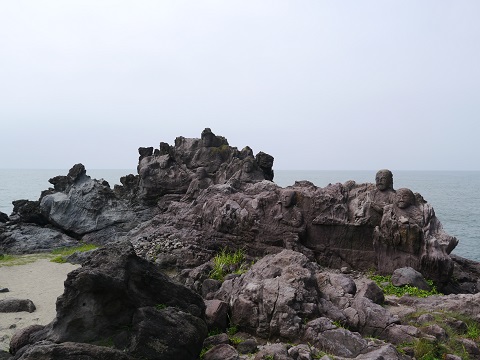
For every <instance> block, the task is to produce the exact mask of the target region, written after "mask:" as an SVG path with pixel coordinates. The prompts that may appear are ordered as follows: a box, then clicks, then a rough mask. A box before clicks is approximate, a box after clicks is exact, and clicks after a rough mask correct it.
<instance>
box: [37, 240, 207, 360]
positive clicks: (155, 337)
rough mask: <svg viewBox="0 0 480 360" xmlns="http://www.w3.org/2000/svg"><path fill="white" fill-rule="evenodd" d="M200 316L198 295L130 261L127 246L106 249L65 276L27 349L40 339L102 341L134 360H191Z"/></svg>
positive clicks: (201, 332) (203, 328) (200, 333)
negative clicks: (51, 312)
mask: <svg viewBox="0 0 480 360" xmlns="http://www.w3.org/2000/svg"><path fill="white" fill-rule="evenodd" d="M204 316H205V305H204V303H203V300H202V298H201V297H200V296H198V295H196V294H195V293H193V292H192V291H191V290H189V289H187V288H186V287H184V286H182V285H180V284H177V283H175V282H173V281H172V280H170V279H169V278H168V277H167V276H166V275H164V274H163V273H161V272H160V271H159V270H158V268H157V267H156V266H155V265H154V264H152V263H150V262H148V261H146V260H143V259H141V258H139V257H138V256H136V254H135V252H134V250H133V248H132V246H131V245H130V244H129V243H118V244H112V245H110V246H109V247H108V248H100V249H97V250H96V251H95V252H94V253H93V254H92V255H91V256H90V258H89V259H88V260H87V261H86V262H84V263H83V266H82V267H81V268H78V269H76V270H74V271H72V272H71V273H70V274H68V277H67V280H66V281H65V292H64V293H63V295H62V296H60V297H59V298H58V299H57V316H56V318H55V320H54V321H53V322H52V323H50V324H49V325H47V326H46V327H45V328H44V329H42V330H40V331H38V332H37V333H34V334H31V335H30V337H34V338H35V339H36V342H35V343H34V344H32V345H31V347H36V346H37V345H36V344H37V342H38V341H40V340H48V341H53V342H55V343H65V342H75V343H93V344H98V343H105V342H107V343H111V345H113V346H114V348H116V349H120V350H122V351H126V352H127V353H129V354H131V355H132V356H134V357H137V356H138V357H141V356H144V357H147V358H152V359H153V358H155V359H165V360H166V359H173V358H175V359H194V358H195V357H196V356H198V354H199V353H200V350H201V347H202V343H203V340H204V338H205V337H206V334H207V325H206V323H205V318H204ZM174 340H175V341H174ZM32 351H33V350H32ZM42 351H43V350H42ZM49 351H50V350H49ZM52 351H53V350H52ZM55 351H57V350H55ZM154 352H155V353H158V354H157V355H155V357H152V356H153V355H152V353H154Z"/></svg>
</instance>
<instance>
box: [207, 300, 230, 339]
mask: <svg viewBox="0 0 480 360" xmlns="http://www.w3.org/2000/svg"><path fill="white" fill-rule="evenodd" d="M205 305H206V309H205V317H206V319H207V325H208V329H209V330H215V329H216V330H221V331H224V330H225V329H226V328H227V320H228V319H227V316H228V313H227V312H228V305H227V304H226V303H224V302H223V301H220V300H205Z"/></svg>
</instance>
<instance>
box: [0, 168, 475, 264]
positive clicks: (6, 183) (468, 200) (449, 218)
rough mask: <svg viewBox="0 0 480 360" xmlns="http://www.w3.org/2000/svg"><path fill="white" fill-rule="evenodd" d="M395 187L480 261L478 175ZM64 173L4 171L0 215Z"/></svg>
mask: <svg viewBox="0 0 480 360" xmlns="http://www.w3.org/2000/svg"><path fill="white" fill-rule="evenodd" d="M392 172H393V180H394V188H396V189H399V188H403V187H406V188H409V189H411V190H412V191H414V192H418V193H420V194H421V195H422V196H423V197H424V199H425V200H427V201H428V202H429V203H430V204H431V205H432V206H433V208H434V210H435V213H436V215H437V217H438V218H439V220H440V222H441V223H442V225H443V227H444V229H445V231H446V232H447V233H448V234H450V235H453V236H455V237H456V238H457V239H458V240H459V244H458V245H457V247H456V249H455V250H454V251H453V253H454V254H457V255H459V256H462V257H465V258H467V259H471V260H476V261H480V171H405V170H403V171H400V170H398V171H392ZM67 173H68V170H66V169H42V170H39V169H35V170H19V169H0V211H1V212H3V213H6V214H8V215H9V214H10V213H11V212H12V208H13V206H12V201H13V200H20V199H28V200H38V198H39V197H40V193H41V192H42V191H43V190H46V189H48V188H49V187H51V184H50V183H49V182H48V179H50V178H52V177H54V176H57V175H66V174H67ZM375 173H376V171H375V170H364V171H348V170H342V171H329V170H305V171H299V170H275V178H274V182H275V183H277V184H278V185H280V186H282V187H286V186H289V185H293V184H294V183H295V181H300V180H308V181H310V182H312V183H313V184H315V185H316V186H319V187H324V186H327V185H328V184H335V183H344V182H346V181H348V180H354V181H355V182H357V183H365V182H372V183H373V182H375ZM128 174H136V171H135V170H133V169H90V170H87V175H89V176H91V177H92V178H95V179H104V180H106V181H108V183H109V184H110V186H111V187H112V188H113V186H114V185H115V184H120V177H122V176H125V175H128Z"/></svg>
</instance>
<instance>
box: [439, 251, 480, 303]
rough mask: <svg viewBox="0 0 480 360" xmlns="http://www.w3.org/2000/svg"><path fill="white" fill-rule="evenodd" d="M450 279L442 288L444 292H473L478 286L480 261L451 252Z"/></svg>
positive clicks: (475, 291) (479, 285)
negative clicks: (451, 272) (451, 271)
mask: <svg viewBox="0 0 480 360" xmlns="http://www.w3.org/2000/svg"><path fill="white" fill-rule="evenodd" d="M450 257H451V258H452V260H453V275H452V280H451V281H450V282H449V283H448V284H447V285H446V286H444V287H443V288H442V292H443V293H444V294H475V293H477V292H478V290H479V288H480V281H479V279H480V263H479V262H477V261H472V260H469V259H465V258H462V257H460V256H458V255H455V254H451V255H450Z"/></svg>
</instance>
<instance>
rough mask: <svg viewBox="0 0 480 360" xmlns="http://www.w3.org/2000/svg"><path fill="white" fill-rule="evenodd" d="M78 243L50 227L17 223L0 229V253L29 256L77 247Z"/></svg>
mask: <svg viewBox="0 0 480 360" xmlns="http://www.w3.org/2000/svg"><path fill="white" fill-rule="evenodd" d="M77 245H78V241H77V240H75V239H74V238H72V237H70V236H68V235H66V234H64V233H63V232H61V231H59V230H58V229H55V228H52V227H40V226H37V225H34V224H27V223H19V224H12V225H9V226H6V227H3V228H1V227H0V252H5V253H8V254H31V253H39V252H49V251H51V250H52V249H57V248H64V247H71V246H77Z"/></svg>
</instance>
